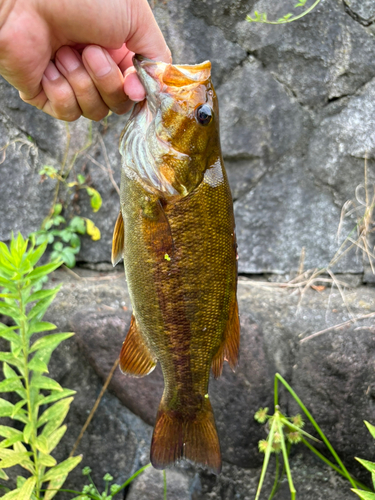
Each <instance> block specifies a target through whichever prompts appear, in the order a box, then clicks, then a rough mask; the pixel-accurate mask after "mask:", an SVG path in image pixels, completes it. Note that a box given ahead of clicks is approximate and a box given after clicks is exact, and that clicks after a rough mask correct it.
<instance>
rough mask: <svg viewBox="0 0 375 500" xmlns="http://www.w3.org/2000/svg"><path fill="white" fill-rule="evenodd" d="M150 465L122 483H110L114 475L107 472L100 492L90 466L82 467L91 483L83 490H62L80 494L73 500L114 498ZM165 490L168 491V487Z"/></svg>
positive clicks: (110, 499) (83, 472) (108, 499)
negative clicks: (102, 489)
mask: <svg viewBox="0 0 375 500" xmlns="http://www.w3.org/2000/svg"><path fill="white" fill-rule="evenodd" d="M150 466H151V464H147V465H145V466H143V467H141V468H140V469H138V470H137V471H136V472H135V473H134V474H133V475H132V476H131V477H129V479H127V480H126V481H125V482H124V483H123V484H121V485H118V484H111V485H110V482H111V481H113V477H112V476H111V475H110V474H108V473H107V474H105V476H104V477H103V480H104V482H105V487H104V491H103V492H102V493H100V492H99V490H98V488H97V487H96V485H95V483H94V481H93V479H92V477H91V469H90V467H84V468H83V469H82V474H83V475H84V476H86V477H87V478H88V480H89V484H86V485H85V486H84V487H83V488H82V492H79V491H75V490H60V491H64V492H66V493H74V494H76V495H77V494H78V496H76V497H74V498H73V499H72V500H112V498H113V497H114V496H115V495H117V494H118V493H120V491H122V490H123V489H124V488H126V487H127V486H128V485H129V484H130V483H131V482H132V481H133V480H134V479H135V478H136V477H137V476H139V474H142V472H143V471H145V470H146V469H148V468H149V467H150ZM164 491H165V492H166V489H165V490H164ZM165 499H166V496H165Z"/></svg>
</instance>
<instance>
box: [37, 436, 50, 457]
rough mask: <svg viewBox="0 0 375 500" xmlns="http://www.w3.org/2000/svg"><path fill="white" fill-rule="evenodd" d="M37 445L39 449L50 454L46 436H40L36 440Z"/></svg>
mask: <svg viewBox="0 0 375 500" xmlns="http://www.w3.org/2000/svg"><path fill="white" fill-rule="evenodd" d="M35 446H36V448H37V449H38V450H39V451H41V452H42V453H45V454H46V455H48V441H47V438H46V437H45V436H38V437H37V439H36V441H35Z"/></svg>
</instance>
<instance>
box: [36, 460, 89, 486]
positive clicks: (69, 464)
mask: <svg viewBox="0 0 375 500" xmlns="http://www.w3.org/2000/svg"><path fill="white" fill-rule="evenodd" d="M81 460H82V456H78V457H70V458H67V459H66V460H64V462H61V463H60V464H58V465H56V466H55V467H54V468H53V469H51V470H49V471H48V472H47V473H46V474H45V475H44V476H43V478H42V482H43V483H45V482H47V481H52V480H54V479H58V478H59V477H61V476H65V477H66V476H67V475H68V474H69V472H70V471H71V470H73V469H74V468H75V467H77V465H78V464H79V463H80V462H81Z"/></svg>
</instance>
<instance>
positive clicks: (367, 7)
mask: <svg viewBox="0 0 375 500" xmlns="http://www.w3.org/2000/svg"><path fill="white" fill-rule="evenodd" d="M344 4H345V6H346V7H347V12H349V13H350V15H351V16H352V17H353V19H354V20H355V21H358V22H360V23H361V24H363V26H369V25H370V24H372V23H373V22H374V20H375V6H374V3H373V2H372V1H371V0H344Z"/></svg>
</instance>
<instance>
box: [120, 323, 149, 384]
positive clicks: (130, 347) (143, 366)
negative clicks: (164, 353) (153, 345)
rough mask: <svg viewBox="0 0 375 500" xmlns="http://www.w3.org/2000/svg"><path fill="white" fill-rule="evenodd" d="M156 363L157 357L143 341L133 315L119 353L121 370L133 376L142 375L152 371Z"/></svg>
mask: <svg viewBox="0 0 375 500" xmlns="http://www.w3.org/2000/svg"><path fill="white" fill-rule="evenodd" d="M156 363H157V359H156V358H155V356H154V355H153V354H152V353H151V351H150V350H149V348H148V347H147V345H146V343H145V342H144V340H143V338H142V334H141V332H140V331H139V328H138V325H137V322H136V320H135V318H134V315H133V316H132V319H131V323H130V328H129V331H128V334H127V336H126V338H125V341H124V343H123V344H122V349H121V353H120V368H121V371H122V372H123V373H126V374H128V375H133V377H144V376H145V375H148V374H149V373H150V372H152V370H153V369H154V368H155V366H156Z"/></svg>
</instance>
